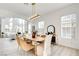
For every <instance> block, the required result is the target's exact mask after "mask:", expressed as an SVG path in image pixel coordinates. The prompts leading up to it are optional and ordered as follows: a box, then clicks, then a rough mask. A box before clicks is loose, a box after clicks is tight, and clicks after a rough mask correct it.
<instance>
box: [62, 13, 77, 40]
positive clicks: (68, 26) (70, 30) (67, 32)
mask: <svg viewBox="0 0 79 59" xmlns="http://www.w3.org/2000/svg"><path fill="white" fill-rule="evenodd" d="M75 29H76V14H71V15H67V16H62V17H61V38H66V39H72V38H74V37H75Z"/></svg>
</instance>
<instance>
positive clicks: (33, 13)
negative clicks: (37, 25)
mask: <svg viewBox="0 0 79 59" xmlns="http://www.w3.org/2000/svg"><path fill="white" fill-rule="evenodd" d="M24 4H26V5H31V6H32V16H30V17H29V18H28V19H29V20H35V19H37V18H38V17H40V15H39V14H38V13H37V12H36V3H24Z"/></svg>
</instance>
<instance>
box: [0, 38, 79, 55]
mask: <svg viewBox="0 0 79 59" xmlns="http://www.w3.org/2000/svg"><path fill="white" fill-rule="evenodd" d="M51 54H52V55H51V56H79V50H76V49H72V48H68V47H64V46H60V45H52V51H51ZM0 56H34V54H33V52H32V51H29V52H25V51H24V50H22V49H21V48H19V49H18V45H17V42H16V41H15V40H11V39H10V38H0Z"/></svg>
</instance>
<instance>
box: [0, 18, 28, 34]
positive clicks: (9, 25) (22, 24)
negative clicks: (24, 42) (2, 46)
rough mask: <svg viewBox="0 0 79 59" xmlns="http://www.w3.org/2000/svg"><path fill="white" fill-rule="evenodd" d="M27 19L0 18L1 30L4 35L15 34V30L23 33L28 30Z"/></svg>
mask: <svg viewBox="0 0 79 59" xmlns="http://www.w3.org/2000/svg"><path fill="white" fill-rule="evenodd" d="M27 27H28V25H27V21H25V20H24V19H21V18H8V17H7V18H2V19H1V32H4V33H5V34H6V35H11V34H16V33H17V32H21V33H24V32H25V31H28V29H27Z"/></svg>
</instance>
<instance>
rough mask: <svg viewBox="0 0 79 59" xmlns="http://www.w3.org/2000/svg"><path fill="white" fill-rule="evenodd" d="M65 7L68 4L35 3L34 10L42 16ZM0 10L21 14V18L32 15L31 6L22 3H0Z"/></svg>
mask: <svg viewBox="0 0 79 59" xmlns="http://www.w3.org/2000/svg"><path fill="white" fill-rule="evenodd" d="M67 5H70V4H69V3H37V4H36V6H37V7H36V9H37V12H38V13H39V14H41V15H44V14H46V13H48V12H51V11H55V10H57V9H60V8H62V7H65V6H67ZM0 8H1V9H6V10H9V11H12V12H15V13H18V14H21V15H23V16H31V14H32V8H31V5H28V4H24V3H0Z"/></svg>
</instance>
